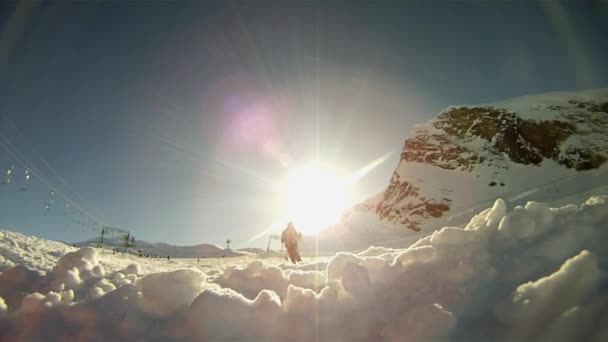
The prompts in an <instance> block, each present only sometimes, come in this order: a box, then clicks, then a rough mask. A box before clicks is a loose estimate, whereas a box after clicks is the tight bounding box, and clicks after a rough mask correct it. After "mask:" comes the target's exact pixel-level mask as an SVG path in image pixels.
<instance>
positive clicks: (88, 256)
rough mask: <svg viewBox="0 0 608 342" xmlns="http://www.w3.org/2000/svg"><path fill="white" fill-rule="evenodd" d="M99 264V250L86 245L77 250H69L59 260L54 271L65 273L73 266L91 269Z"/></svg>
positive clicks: (82, 269) (80, 269) (79, 268)
mask: <svg viewBox="0 0 608 342" xmlns="http://www.w3.org/2000/svg"><path fill="white" fill-rule="evenodd" d="M96 265H98V260H97V252H96V251H95V249H93V248H91V247H84V248H81V249H79V250H77V251H75V252H69V253H67V254H65V255H64V256H62V257H61V259H59V261H57V265H55V267H54V268H53V272H54V273H57V274H61V273H65V272H67V271H69V270H72V269H73V268H76V269H78V271H80V272H81V271H85V270H86V271H89V270H92V269H93V267H95V266H96Z"/></svg>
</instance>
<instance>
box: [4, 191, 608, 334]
mask: <svg viewBox="0 0 608 342" xmlns="http://www.w3.org/2000/svg"><path fill="white" fill-rule="evenodd" d="M607 201H608V195H603V196H593V197H591V198H589V199H588V200H586V201H585V202H584V203H582V204H580V205H578V204H569V205H564V206H560V207H557V208H551V207H549V206H547V205H545V204H542V203H538V202H529V203H527V204H526V205H525V206H517V207H514V208H511V207H509V205H508V203H507V202H505V201H503V200H497V201H496V202H495V203H494V205H493V206H492V207H491V208H487V209H485V210H483V211H482V212H480V213H479V214H477V215H476V216H475V217H474V218H473V219H472V220H471V221H470V222H469V223H468V224H467V225H466V226H464V227H444V228H442V229H440V230H438V231H436V232H435V233H433V234H432V235H430V236H428V237H425V238H423V239H421V240H419V241H418V242H417V243H415V244H414V245H412V246H410V247H407V248H401V249H392V248H383V247H370V248H368V249H367V250H365V251H363V252H360V253H356V254H355V253H339V254H337V255H335V256H334V257H332V258H330V259H327V260H319V261H314V262H307V263H303V264H300V265H298V266H295V267H294V266H291V265H286V264H284V263H276V261H275V262H274V263H268V262H264V261H261V260H255V261H252V262H249V263H246V262H245V263H243V264H242V265H240V266H226V265H222V264H214V265H211V264H209V265H200V266H199V267H189V268H179V267H177V268H174V269H165V270H163V271H162V272H158V271H153V270H148V271H146V270H144V268H143V267H142V266H141V265H138V264H132V265H127V266H126V267H124V268H118V269H116V268H112V267H115V266H110V265H112V264H111V263H109V261H110V260H114V258H117V256H115V255H111V254H110V255H107V254H102V255H99V254H97V253H96V251H95V250H94V249H92V248H82V249H79V250H73V251H70V252H68V253H66V254H64V255H63V256H62V257H61V258H60V259H58V260H57V262H56V264H55V265H54V266H53V267H52V269H51V270H50V271H49V272H48V273H46V274H44V275H43V274H40V273H39V272H37V271H33V270H28V269H27V268H25V267H23V266H15V267H13V268H10V269H6V268H3V269H4V271H3V273H1V274H0V340H10V341H13V340H65V339H69V340H75V341H80V340H82V341H84V340H87V341H88V340H108V341H109V340H112V341H117V340H163V341H165V340H182V341H184V340H186V341H190V340H198V341H208V340H273V341H276V340H306V341H310V340H320V341H337V340H364V341H372V340H373V341H381V340H387V341H402V340H430V339H434V338H446V339H451V340H505V341H512V340H520V341H521V340H556V339H559V340H592V341H593V340H595V341H602V340H606V338H608V328H607V327H608V324H606V323H608V321H607V317H608V315H607V314H608V312H607V311H606V310H607V308H608V286H607V285H608V282H607V280H606V278H605V276H604V275H605V273H606V271H608V268H607V267H608V250H607V249H606V248H604V247H605V246H603V244H604V242H605V241H607V240H606V239H607V238H608V230H606V229H605V228H606V227H607V226H608V202H607ZM25 238H26V237H24V236H22V235H21V234H17V233H12V232H8V231H3V235H2V237H1V238H0V241H2V243H3V245H2V246H6V247H3V248H2V249H0V255H5V253H6V252H7V250H8V251H10V252H11V253H14V254H20V255H25V254H26V253H20V252H19V250H20V249H26V248H28V247H27V246H28V244H27V243H24V241H25V240H24V239H25ZM13 240H15V241H13ZM10 241H13V242H10ZM37 243H38V245H39V250H40V251H43V250H44V248H46V247H44V246H49V247H48V248H49V250H51V249H52V248H54V247H57V246H55V245H53V244H50V243H49V244H46V243H45V242H44V241H43V240H38V241H37ZM127 258H132V256H127ZM231 259H233V260H234V259H238V258H231ZM222 260H226V259H222ZM249 260H250V259H249ZM104 262H105V263H106V265H108V267H104V266H103V264H104ZM146 262H148V261H146ZM1 264H2V261H0V265H1ZM178 266H179V265H178ZM203 266H205V267H203ZM207 266H210V267H207ZM530 322H534V324H530Z"/></svg>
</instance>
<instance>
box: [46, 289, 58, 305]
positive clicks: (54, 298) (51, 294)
mask: <svg viewBox="0 0 608 342" xmlns="http://www.w3.org/2000/svg"><path fill="white" fill-rule="evenodd" d="M46 298H47V299H48V300H49V301H50V302H51V303H52V304H53V305H57V304H60V303H61V293H57V292H55V291H49V293H47V294H46Z"/></svg>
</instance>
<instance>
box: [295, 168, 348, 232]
mask: <svg viewBox="0 0 608 342" xmlns="http://www.w3.org/2000/svg"><path fill="white" fill-rule="evenodd" d="M284 189H285V190H284V191H285V194H284V205H285V210H284V211H285V213H284V217H285V218H287V220H288V221H291V222H293V223H294V224H295V226H296V228H297V229H298V230H299V231H301V232H302V233H303V234H306V235H311V234H316V233H318V232H319V231H320V230H321V229H323V228H325V227H327V226H329V225H331V224H333V223H336V222H338V220H339V219H340V216H341V215H342V213H343V212H344V210H345V209H347V208H348V205H349V203H350V182H349V181H348V177H343V176H340V175H339V174H337V173H336V172H335V171H333V170H331V169H329V168H327V167H323V166H321V165H309V166H304V167H298V168H294V169H291V170H289V172H288V176H287V181H286V183H285V187H284Z"/></svg>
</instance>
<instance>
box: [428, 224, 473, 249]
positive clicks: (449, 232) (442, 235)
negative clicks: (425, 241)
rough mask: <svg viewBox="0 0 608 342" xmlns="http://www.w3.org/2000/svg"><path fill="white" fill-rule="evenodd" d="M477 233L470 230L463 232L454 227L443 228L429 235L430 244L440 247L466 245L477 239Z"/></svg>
mask: <svg viewBox="0 0 608 342" xmlns="http://www.w3.org/2000/svg"><path fill="white" fill-rule="evenodd" d="M478 236H479V233H477V232H475V231H472V230H464V229H461V228H455V227H444V228H442V229H441V230H439V231H436V232H434V233H433V235H431V244H432V245H433V246H441V245H459V246H461V248H462V245H468V244H471V243H472V242H475V240H476V239H477V238H478Z"/></svg>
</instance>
